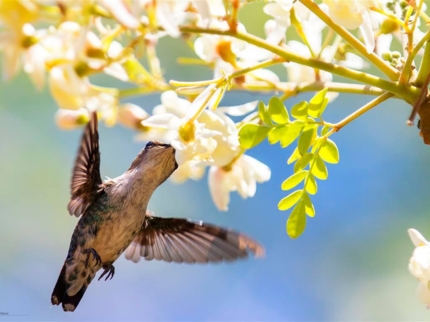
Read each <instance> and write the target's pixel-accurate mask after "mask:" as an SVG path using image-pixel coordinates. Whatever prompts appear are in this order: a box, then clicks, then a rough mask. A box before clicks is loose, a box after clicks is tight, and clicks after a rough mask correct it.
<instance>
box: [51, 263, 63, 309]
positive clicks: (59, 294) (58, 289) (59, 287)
mask: <svg viewBox="0 0 430 322" xmlns="http://www.w3.org/2000/svg"><path fill="white" fill-rule="evenodd" d="M66 289H67V283H66V263H64V264H63V268H62V269H61V272H60V276H58V280H57V283H56V284H55V287H54V290H53V291H52V295H51V303H52V305H59V304H60V303H61V302H62V301H63V295H64V293H65V292H66Z"/></svg>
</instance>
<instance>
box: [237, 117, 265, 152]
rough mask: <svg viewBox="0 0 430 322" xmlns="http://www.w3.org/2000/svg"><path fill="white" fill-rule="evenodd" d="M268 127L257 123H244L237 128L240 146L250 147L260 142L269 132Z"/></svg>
mask: <svg viewBox="0 0 430 322" xmlns="http://www.w3.org/2000/svg"><path fill="white" fill-rule="evenodd" d="M269 130H270V128H269V127H266V126H262V125H258V124H252V123H248V124H244V125H243V126H242V127H241V128H240V130H239V142H240V145H241V147H242V148H244V149H251V148H253V147H254V146H256V145H258V144H260V143H261V142H262V141H263V140H264V139H265V138H266V136H267V133H269Z"/></svg>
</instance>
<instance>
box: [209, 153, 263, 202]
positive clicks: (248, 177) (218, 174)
mask: <svg viewBox="0 0 430 322" xmlns="http://www.w3.org/2000/svg"><path fill="white" fill-rule="evenodd" d="M269 179H270V169H269V167H268V166H266V165H265V164H264V163H261V162H260V161H258V160H256V159H254V158H252V157H250V156H248V155H242V156H240V157H239V159H238V160H236V161H235V162H234V163H233V165H232V166H231V169H225V168H222V167H215V166H211V168H210V169H209V177H208V183H209V190H210V193H211V196H212V200H213V201H214V203H215V205H216V207H217V208H218V209H219V210H222V211H227V210H228V204H229V202H230V192H232V191H237V192H238V193H239V195H240V196H241V197H242V198H244V199H245V198H248V197H253V196H254V195H255V192H256V190H257V182H258V183H262V182H265V181H268V180H269Z"/></svg>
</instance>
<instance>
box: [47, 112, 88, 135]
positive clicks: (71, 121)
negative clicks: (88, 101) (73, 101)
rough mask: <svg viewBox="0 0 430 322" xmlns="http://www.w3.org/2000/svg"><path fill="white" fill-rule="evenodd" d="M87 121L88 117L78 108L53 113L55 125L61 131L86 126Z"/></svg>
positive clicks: (86, 113)
mask: <svg viewBox="0 0 430 322" xmlns="http://www.w3.org/2000/svg"><path fill="white" fill-rule="evenodd" d="M89 120H90V115H89V113H88V110H86V109H85V108H80V109H78V110H64V109H59V110H58V111H57V113H55V123H56V124H57V126H58V127H59V128H60V129H63V130H73V129H75V128H77V127H80V126H82V125H84V124H87V123H88V122H89Z"/></svg>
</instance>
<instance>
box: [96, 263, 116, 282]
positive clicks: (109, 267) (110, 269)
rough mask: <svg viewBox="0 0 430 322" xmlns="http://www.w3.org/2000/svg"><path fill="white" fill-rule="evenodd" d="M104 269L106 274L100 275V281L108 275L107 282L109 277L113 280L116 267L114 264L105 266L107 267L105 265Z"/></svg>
mask: <svg viewBox="0 0 430 322" xmlns="http://www.w3.org/2000/svg"><path fill="white" fill-rule="evenodd" d="M103 268H104V272H103V274H102V275H100V277H99V281H100V280H101V278H102V277H103V276H105V275H106V274H108V275H107V276H106V278H105V281H107V280H108V278H109V277H110V279H112V278H113V276H114V275H115V267H114V266H113V265H112V264H105V265H103Z"/></svg>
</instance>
